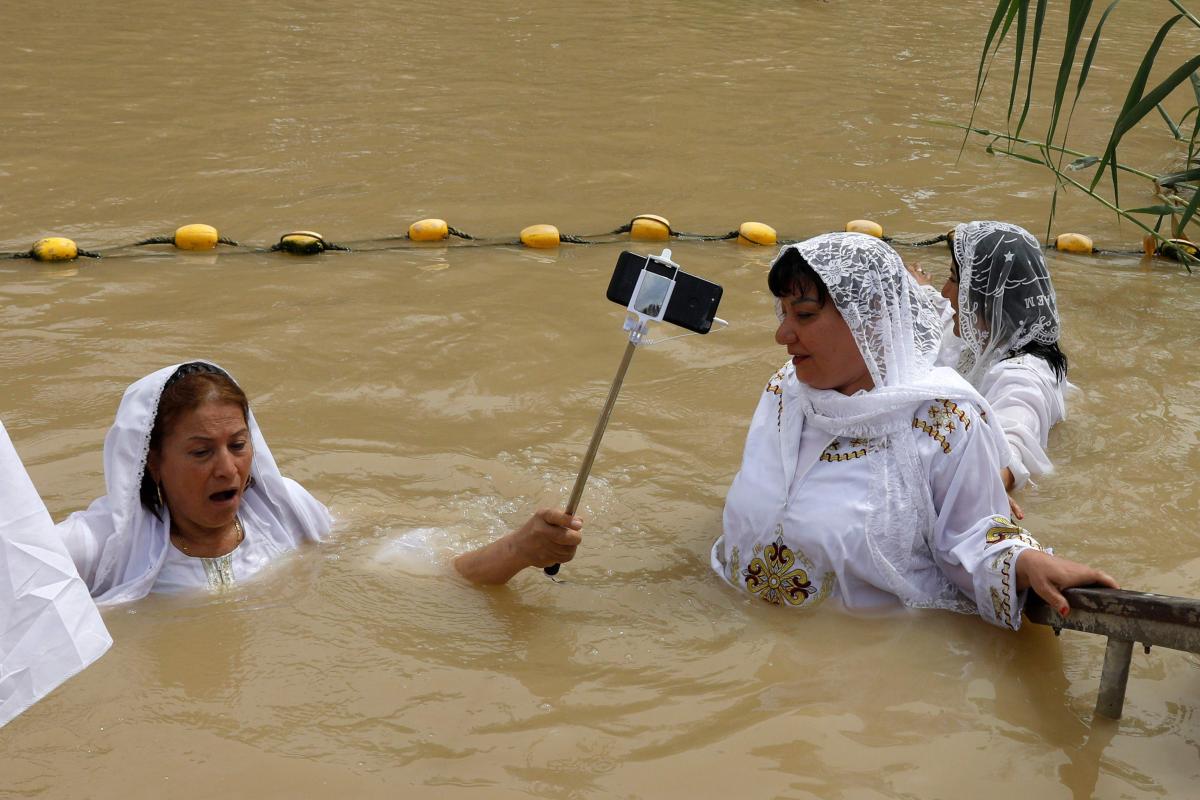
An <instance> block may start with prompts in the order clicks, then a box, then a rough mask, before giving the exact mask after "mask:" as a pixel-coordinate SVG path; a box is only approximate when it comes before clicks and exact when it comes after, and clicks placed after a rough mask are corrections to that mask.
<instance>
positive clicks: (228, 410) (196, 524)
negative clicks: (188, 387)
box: [147, 400, 254, 533]
mask: <svg viewBox="0 0 1200 800" xmlns="http://www.w3.org/2000/svg"><path fill="white" fill-rule="evenodd" d="M253 460H254V447H253V445H252V444H251V443H250V430H249V428H248V426H247V425H246V417H245V416H244V415H243V414H242V407H241V406H240V405H238V404H237V403H229V402H223V401H218V400H213V401H208V402H205V403H203V404H201V405H200V406H199V407H197V408H196V409H194V410H192V411H186V412H184V413H182V414H180V415H179V418H178V419H176V420H175V424H174V425H172V426H171V428H170V430H168V431H167V432H166V434H165V435H164V436H163V439H162V443H161V445H160V447H159V450H158V451H157V452H154V451H152V452H151V453H150V457H149V460H148V462H147V468H148V469H149V470H150V476H151V477H152V478H154V480H155V481H157V482H158V484H159V485H160V486H161V487H162V493H163V500H164V501H165V502H166V504H167V508H168V509H170V512H171V520H172V523H173V524H174V525H175V526H176V527H177V528H178V529H179V530H181V531H184V532H194V533H206V532H209V533H211V532H220V531H223V530H225V529H227V528H228V527H229V525H231V524H232V523H233V520H234V517H235V516H237V512H238V508H239V507H240V506H241V502H242V492H243V491H244V490H245V487H246V482H247V481H248V480H249V478H250V464H251V462H252V461H253Z"/></svg>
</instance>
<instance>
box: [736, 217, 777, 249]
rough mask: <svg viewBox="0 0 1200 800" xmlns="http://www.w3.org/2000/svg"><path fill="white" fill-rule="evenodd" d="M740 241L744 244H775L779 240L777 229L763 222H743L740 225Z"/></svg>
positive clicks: (738, 238)
mask: <svg viewBox="0 0 1200 800" xmlns="http://www.w3.org/2000/svg"><path fill="white" fill-rule="evenodd" d="M737 240H738V242H740V243H742V244H760V245H773V244H775V242H777V241H778V237H777V236H776V235H775V229H774V228H772V227H771V226H770V225H765V224H763V223H761V222H743V223H742V224H741V225H739V226H738V235H737Z"/></svg>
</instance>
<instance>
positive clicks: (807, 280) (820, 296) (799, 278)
mask: <svg viewBox="0 0 1200 800" xmlns="http://www.w3.org/2000/svg"><path fill="white" fill-rule="evenodd" d="M810 287H811V288H813V289H816V292H817V303H818V304H819V305H821V306H824V305H825V301H826V300H828V299H829V289H827V288H826V287H825V281H823V280H821V276H820V275H818V274H817V271H816V270H814V269H813V268H812V266H811V265H810V264H809V263H808V262H807V261H805V260H804V256H802V255H800V251H799V250H797V249H796V248H794V247H789V248H787V249H786V250H784V251H783V253H782V254H781V255H780V256H779V258H777V259H775V263H774V264H772V265H771V271H770V273H768V274H767V288H768V289H770V290H771V294H773V295H775V296H776V297H787V296H788V295H790V294H795V293H797V292H803V291H804V290H805V289H808V288H810Z"/></svg>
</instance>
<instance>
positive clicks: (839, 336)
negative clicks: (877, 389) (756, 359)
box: [775, 287, 875, 395]
mask: <svg viewBox="0 0 1200 800" xmlns="http://www.w3.org/2000/svg"><path fill="white" fill-rule="evenodd" d="M779 304H780V307H781V310H782V316H783V321H782V322H780V323H779V328H778V329H777V330H776V331H775V341H776V342H778V343H779V344H781V345H783V346H784V347H786V348H787V351H788V354H789V355H790V356H791V357H792V364H793V365H794V366H795V368H796V377H797V378H799V379H800V380H801V381H802V382H803V383H805V384H806V385H808V386H811V387H812V388H814V389H836V390H837V391H839V392H841V393H842V394H845V395H851V394H854V393H855V392H857V391H858V390H860V389H870V388H872V387H874V385H875V383H874V381H872V380H871V373H870V371H869V370H868V369H867V364H866V362H865V361H863V357H862V353H861V352H859V349H858V345H856V344H855V343H854V334H852V333H851V332H850V326H848V325H847V324H846V321H845V320H844V319H842V315H841V314H840V313H838V310H837V306H835V305H834V304H833V301H832V300H830V299H828V298H827V299H826V300H825V304H824V305H822V304H821V301H820V299H819V298H818V297H817V292H816V290H815V289H814V288H812V287H807V288H803V289H801V290H800V291H799V292H797V293H796V294H792V295H788V296H786V297H781V298H779Z"/></svg>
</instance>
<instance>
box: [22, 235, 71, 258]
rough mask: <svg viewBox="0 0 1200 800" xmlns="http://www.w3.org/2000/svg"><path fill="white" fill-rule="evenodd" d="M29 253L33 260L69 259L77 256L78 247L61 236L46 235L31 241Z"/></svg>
mask: <svg viewBox="0 0 1200 800" xmlns="http://www.w3.org/2000/svg"><path fill="white" fill-rule="evenodd" d="M29 255H30V257H31V258H33V260H35V261H70V260H72V259H74V258H78V257H79V248H78V247H77V246H76V244H75V242H73V241H71V240H70V239H67V238H65V237H63V236H47V237H46V238H44V239H38V240H37V241H36V242H34V243H33V247H31V248H30V249H29Z"/></svg>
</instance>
